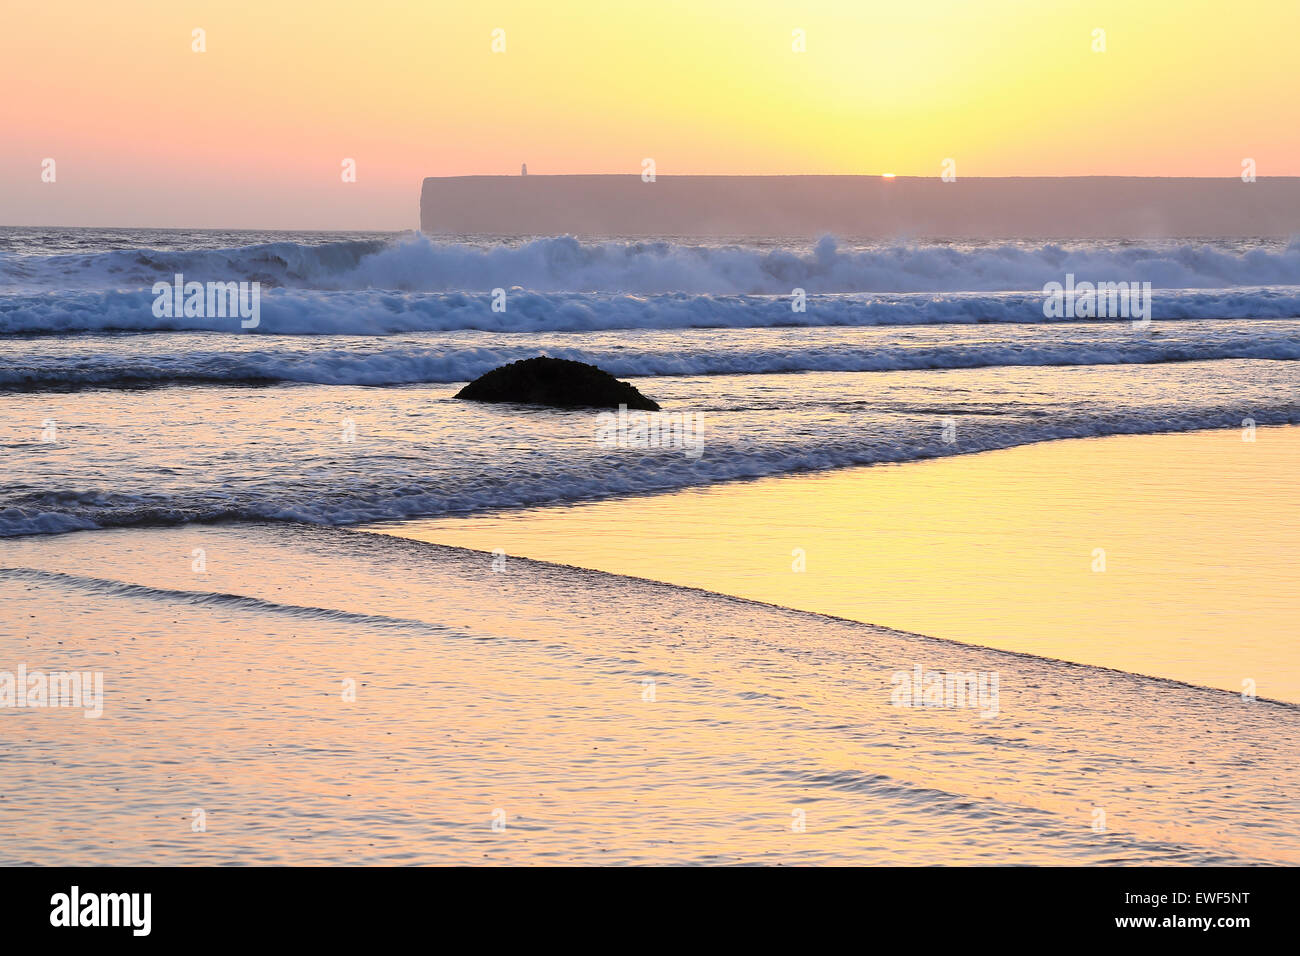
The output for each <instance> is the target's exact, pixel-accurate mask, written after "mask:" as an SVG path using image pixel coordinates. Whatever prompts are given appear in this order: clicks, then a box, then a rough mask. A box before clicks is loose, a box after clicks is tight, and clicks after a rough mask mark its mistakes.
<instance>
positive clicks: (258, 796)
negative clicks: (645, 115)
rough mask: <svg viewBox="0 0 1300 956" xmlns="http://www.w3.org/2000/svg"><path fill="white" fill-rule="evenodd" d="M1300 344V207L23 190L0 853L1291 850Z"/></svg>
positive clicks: (3, 559) (1124, 858) (1232, 856)
mask: <svg viewBox="0 0 1300 956" xmlns="http://www.w3.org/2000/svg"><path fill="white" fill-rule="evenodd" d="M177 276H181V277H183V282H186V283H188V282H200V283H209V282H211V283H231V282H235V283H238V282H247V283H253V282H256V283H258V287H257V288H258V295H259V296H260V299H259V309H258V314H257V321H256V324H255V325H253V326H251V327H245V326H244V325H243V324H242V321H241V316H240V315H237V314H233V313H230V312H227V314H224V315H214V314H189V315H187V314H185V310H184V309H181V310H180V311H179V313H178V312H177V310H175V309H168V308H166V307H160V305H159V302H160V296H162V297H165V298H168V299H170V295H171V293H170V292H166V291H163V292H159V291H157V290H156V286H161V287H162V288H164V289H168V288H170V287H171V285H172V284H173V283H174V282H175V281H178V280H177V279H176V277H177ZM1088 282H1092V283H1099V282H1125V283H1133V284H1134V288H1135V289H1136V288H1138V287H1140V286H1141V285H1142V284H1143V283H1149V288H1150V299H1149V302H1147V304H1149V307H1150V309H1149V317H1146V316H1142V315H1139V316H1136V317H1135V316H1120V317H1116V316H1113V315H1112V316H1107V317H1098V316H1097V315H1096V314H1095V313H1094V314H1087V313H1084V314H1078V315H1073V314H1072V315H1069V316H1060V317H1056V318H1051V319H1049V318H1048V317H1047V314H1046V313H1045V298H1046V296H1045V293H1044V288H1045V287H1047V286H1048V285H1049V284H1050V283H1062V284H1068V285H1070V287H1071V288H1078V283H1088ZM194 311H195V312H199V311H203V312H206V309H204V310H198V309H196V310H194ZM160 313H161V314H160ZM168 313H170V314H168ZM539 354H545V355H550V356H555V357H561V358H570V359H577V360H580V361H586V362H592V363H595V364H597V365H599V366H600V367H602V368H604V369H606V370H608V371H610V372H611V373H613V374H615V375H617V376H618V377H620V378H623V379H626V380H628V381H630V382H632V383H633V384H634V385H635V386H636V387H637V388H638V389H639V390H640V391H641V392H642V393H644V394H645V395H646V396H648V397H650V398H652V399H654V400H655V401H657V402H659V404H660V405H661V406H662V408H663V410H664V412H665V413H667V414H678V413H681V414H689V415H691V416H694V417H693V418H691V421H692V422H698V423H699V425H700V433H699V435H698V436H697V437H698V438H699V447H698V449H697V450H698V452H699V453H698V454H694V453H692V454H688V453H686V452H687V451H688V450H689V449H684V448H682V447H680V446H678V445H675V444H673V443H671V442H667V443H659V444H656V443H655V442H651V441H635V440H632V441H621V442H619V443H617V444H614V445H611V444H610V443H609V442H607V441H602V440H601V439H600V431H599V428H600V416H599V415H598V414H597V413H596V412H594V411H590V410H555V409H543V408H524V407H512V406H498V405H483V404H477V403H470V402H464V401H459V400H457V399H455V398H454V396H455V393H456V392H457V391H458V390H459V388H460V387H461V386H462V385H463V384H464V383H465V382H467V381H469V380H470V379H472V378H474V377H475V376H477V375H480V374H482V373H484V372H486V371H488V370H490V369H492V368H495V367H497V366H499V365H501V364H504V363H506V362H510V361H513V360H516V359H521V358H527V357H531V356H535V355H539ZM1297 359H1300V243H1297V242H1295V241H1293V242H1289V243H1288V242H1286V241H1275V240H1265V239H1260V240H1238V239H1233V240H1225V239H1213V238H1206V239H1201V240H1181V241H1132V240H1123V241H1121V240H1115V241H1077V240H1066V239H1062V240H1060V241H1056V242H1043V241H1039V240H1033V241H1028V240H1005V241H987V242H967V241H921V240H917V241H912V242H906V243H903V242H896V243H880V242H863V241H856V242H855V241H853V240H851V239H832V238H829V237H828V238H823V239H820V240H816V241H805V240H794V239H791V240H784V241H776V240H759V241H752V240H745V239H732V240H718V241H712V242H707V243H703V242H699V241H695V240H691V241H687V240H682V239H675V238H673V237H663V238H661V239H657V240H654V241H646V240H643V239H638V240H630V239H618V238H610V239H605V240H599V241H595V240H579V239H575V238H572V237H502V238H499V239H485V238H481V237H480V238H474V239H469V238H466V239H461V240H456V239H445V240H443V239H438V240H434V239H430V238H427V237H424V236H421V235H418V234H414V233H391V234H371V233H365V234H361V233H276V232H230V231H219V230H206V231H183V230H149V229H35V228H4V229H0V408H2V409H3V414H2V415H0V602H2V604H3V607H4V608H5V610H4V612H3V613H2V614H0V705H3V706H0V728H3V729H4V735H3V739H4V740H5V741H7V742H8V744H7V745H6V746H4V747H3V748H0V766H3V768H4V771H5V776H4V787H3V788H2V789H3V793H0V848H2V849H0V863H9V864H12V863H42V864H50V863H61V862H76V863H78V864H82V865H85V864H103V863H110V864H111V863H116V864H130V863H178V864H186V863H205V864H225V863H312V864H320V863H476V862H504V863H600V862H627V863H648V862H664V863H709V862H728V863H730V862H736V863H746V862H765V863H777V862H782V863H864V862H866V863H891V864H910V865H917V864H935V863H1130V864H1131V863H1155V862H1162V863H1195V864H1212V863H1219V864H1223V863H1227V864H1241V863H1290V864H1294V863H1295V862H1296V861H1297V860H1300V812H1298V811H1297V806H1300V805H1298V804H1297V803H1296V801H1295V799H1294V797H1295V794H1296V793H1297V792H1298V791H1300V770H1297V767H1300V759H1298V758H1300V751H1298V750H1297V740H1300V735H1297V734H1296V727H1297V715H1300V704H1297V703H1296V697H1297V696H1300V692H1298V691H1297V689H1298V688H1300V672H1297V669H1296V668H1295V667H1294V665H1293V663H1292V662H1293V659H1294V649H1293V637H1291V636H1289V634H1290V632H1289V631H1288V628H1293V625H1292V624H1291V622H1293V621H1294V620H1295V606H1294V597H1293V595H1294V594H1295V593H1296V590H1295V588H1293V587H1290V586H1289V584H1288V575H1291V576H1293V573H1294V572H1293V570H1291V569H1292V568H1293V567H1294V565H1291V564H1288V559H1287V558H1286V555H1288V554H1290V552H1289V551H1286V550H1285V549H1286V548H1287V547H1289V545H1287V542H1288V541H1289V540H1293V537H1292V536H1290V535H1289V533H1288V531H1287V528H1288V527H1291V525H1292V524H1293V523H1294V520H1295V515H1296V509H1295V494H1294V481H1293V480H1291V478H1290V477H1289V476H1288V473H1289V470H1290V469H1293V467H1294V461H1295V453H1294V444H1293V443H1294V441H1295V436H1296V434H1297V429H1295V428H1294V427H1290V428H1288V427H1278V428H1275V427H1272V426H1294V425H1296V424H1298V423H1300V388H1297V386H1298V385H1300V364H1297V361H1296V360H1297ZM1175 432H1179V433H1192V432H1196V433H1199V434H1197V435H1190V434H1189V435H1186V436H1182V438H1181V439H1179V440H1182V439H1186V441H1187V442H1188V443H1187V444H1181V445H1178V444H1172V443H1171V442H1173V441H1174V439H1172V438H1171V437H1170V436H1168V435H1167V434H1166V433H1175ZM1118 436H1134V437H1133V438H1132V442H1133V444H1129V445H1122V446H1121V445H1117V444H1115V443H1116V442H1118V441H1120V439H1119V437H1118ZM1073 440H1078V441H1075V442H1074V444H1071V441H1073ZM1047 442H1052V443H1054V444H1053V445H1051V446H1048V445H1044V444H1043V443H1047ZM1284 442H1289V443H1291V444H1286V445H1284V444H1283V443H1284ZM1108 443H1109V444H1108ZM1048 447H1051V448H1058V449H1067V451H1066V452H1063V453H1061V454H1057V455H1054V456H1048V455H1041V454H1038V453H1037V451H1036V449H1037V450H1041V449H1045V448H1048ZM1075 447H1077V448H1080V449H1084V451H1080V452H1077V453H1076V452H1073V451H1068V449H1069V448H1075ZM1009 449H1016V451H1014V452H1011V451H1008V450H1009ZM1260 449H1263V450H1267V449H1273V450H1274V452H1272V453H1270V454H1271V457H1266V456H1265V455H1264V454H1262V453H1261V454H1254V455H1253V457H1249V458H1248V457H1246V456H1251V455H1252V450H1260ZM1278 450H1280V451H1281V452H1282V453H1281V454H1278V453H1277V451H1278ZM1011 455H1014V456H1016V457H1002V458H999V457H997V456H1011ZM1180 456H1181V457H1180ZM937 459H943V461H926V460H937ZM977 463H983V464H980V465H978V466H977ZM938 465H942V466H944V467H943V470H942V471H940V470H936V469H934V468H932V467H931V466H938ZM891 469H892V470H891ZM927 469H928V470H927ZM837 476H838V477H837ZM873 476H874V477H873ZM1022 479H1023V481H1022ZM778 482H788V484H780V485H778V484H776V483H778ZM1166 487H1167V488H1169V489H1170V491H1171V493H1170V494H1168V495H1165V494H1164V493H1163V489H1165V488H1166ZM1175 492H1176V493H1175ZM1207 502H1210V504H1208V505H1207V504H1206V503H1207ZM1207 507H1208V508H1212V509H1213V514H1212V515H1210V514H1209V513H1208V512H1205V511H1204V510H1201V511H1198V509H1205V508H1207ZM1211 517H1212V519H1213V520H1211ZM1261 523H1267V524H1268V533H1263V532H1260V533H1257V534H1256V533H1252V532H1251V528H1252V527H1258V526H1259V525H1260V524H1261ZM439 535H443V536H445V537H439ZM420 538H423V539H424V540H417V539H420ZM449 545H459V546H449ZM804 552H806V554H805V553H804ZM1098 552H1102V554H1101V557H1100V559H1099V558H1098ZM1279 554H1281V557H1279ZM805 559H806V560H805ZM1099 561H1100V567H1099V566H1098V563H1099ZM1180 561H1182V563H1181V564H1180V563H1179V562H1180ZM1107 562H1109V563H1107ZM976 572H979V573H976ZM1035 573H1038V574H1039V577H1037V578H1035V577H1033V575H1034V574H1035ZM981 574H982V575H983V576H982V577H981V576H980V575H981ZM647 578H654V579H655V580H647ZM1049 578H1050V579H1051V580H1049ZM1053 582H1055V584H1056V585H1060V587H1057V588H1056V589H1055V590H1053V589H1052V587H1049V585H1050V584H1052V583H1053ZM1180 589H1181V590H1180ZM1232 589H1235V590H1232ZM1018 592H1022V593H1023V594H1024V595H1032V599H1030V597H1028V596H1025V597H1023V598H1022V593H1018ZM1145 595H1158V597H1159V599H1158V600H1154V599H1153V600H1151V601H1148V600H1147V599H1146V597H1145ZM1188 595H1194V596H1195V597H1196V598H1197V600H1198V601H1200V602H1201V603H1196V601H1192V600H1190V599H1185V598H1186V597H1187V596H1188ZM1067 599H1068V601H1070V602H1074V603H1073V604H1069V603H1065V602H1066V601H1067ZM1090 603H1091V604H1095V607H1096V609H1098V610H1097V611H1096V613H1095V614H1094V616H1093V617H1092V618H1090V619H1082V618H1079V617H1078V616H1077V615H1074V614H1073V613H1072V611H1071V608H1072V607H1076V606H1083V605H1087V604H1090ZM1147 605H1150V607H1147ZM1243 608H1248V609H1251V610H1250V611H1249V613H1247V612H1245V611H1243V610H1242V609H1243ZM1117 609H1119V610H1117ZM1121 611H1122V613H1123V614H1133V615H1138V613H1139V611H1140V612H1142V613H1141V616H1134V617H1132V618H1131V619H1130V618H1126V617H1122V616H1120V615H1121ZM1180 613H1181V614H1182V616H1181V617H1180V616H1179V615H1180ZM1193 618H1195V620H1196V622H1197V626H1196V627H1191V626H1185V623H1186V622H1187V621H1190V620H1192V619H1193ZM1134 621H1136V622H1138V623H1132V622H1134ZM1162 627H1163V628H1164V629H1165V630H1164V631H1161V632H1160V633H1157V632H1158V631H1160V629H1161V628H1162ZM1243 628H1256V629H1257V631H1258V633H1254V632H1252V633H1251V634H1250V635H1249V636H1250V638H1251V639H1250V640H1244V639H1242V640H1240V641H1239V640H1238V638H1239V637H1240V634H1239V632H1240V631H1241V630H1242V629H1243ZM917 631H919V632H920V633H916V632H917ZM1036 634H1042V636H1043V639H1042V640H1041V641H1039V642H1037V643H1036ZM1189 634H1191V635H1192V636H1191V637H1188V635H1189ZM1139 645H1140V649H1137V648H1139ZM1277 661H1285V662H1286V663H1287V667H1286V668H1281V667H1278V668H1277V670H1278V671H1279V672H1281V671H1283V670H1285V673H1284V674H1281V676H1280V677H1279V676H1278V675H1275V674H1273V673H1271V672H1270V670H1269V668H1270V666H1271V665H1270V662H1277ZM20 666H21V667H22V668H23V671H22V673H24V674H30V673H32V672H34V671H38V670H40V671H43V672H56V671H57V672H72V671H76V672H79V673H87V674H90V673H95V674H99V675H101V676H102V683H103V688H104V690H103V696H102V700H99V701H98V706H101V707H102V713H101V714H97V715H95V716H93V717H91V716H90V715H89V714H83V713H82V712H81V711H79V710H76V709H70V708H67V707H53V706H50V707H46V708H44V709H36V708H34V707H26V708H24V707H21V706H14V705H12V704H5V702H4V700H3V694H2V692H3V687H4V683H3V677H4V675H5V674H7V673H11V672H17V669H18V668H19V667H20ZM935 673H937V674H940V675H944V674H946V675H949V677H950V679H949V683H948V689H949V691H950V692H951V691H952V687H953V680H952V675H957V677H956V680H957V682H958V685H960V684H961V682H962V681H964V680H965V679H966V678H965V677H963V676H961V675H966V676H969V677H970V680H971V684H970V686H971V687H975V686H976V685H978V687H979V696H978V699H977V701H976V703H978V704H979V706H978V707H971V706H965V705H964V704H958V705H955V706H953V705H951V704H952V702H951V701H947V702H946V704H945V702H944V701H942V700H941V701H940V704H941V706H934V707H931V706H928V705H922V704H921V703H919V702H918V703H917V704H916V705H915V706H914V705H913V703H912V702H911V701H910V700H909V701H900V699H899V693H900V690H902V689H905V690H907V692H908V694H911V693H912V689H913V688H915V689H916V690H917V692H918V696H919V692H920V689H921V688H922V687H928V686H930V685H929V684H927V683H926V681H927V680H928V678H927V674H930V675H932V674H935ZM913 674H915V675H916V678H915V681H913V679H912V678H911V677H910V676H909V675H913ZM900 675H902V676H901V677H900ZM1271 677H1276V678H1277V679H1275V680H1273V682H1272V683H1270V678H1271ZM1283 678H1285V679H1283ZM1243 681H1244V682H1243ZM1256 684H1258V693H1256ZM1247 685H1248V689H1242V688H1247ZM939 686H940V688H941V689H942V680H940V684H939ZM1275 688H1280V689H1275ZM990 695H991V696H990ZM941 696H942V695H941ZM200 820H202V821H203V826H202V827H200V826H199V825H198V821H200Z"/></svg>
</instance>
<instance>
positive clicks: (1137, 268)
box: [0, 228, 1300, 535]
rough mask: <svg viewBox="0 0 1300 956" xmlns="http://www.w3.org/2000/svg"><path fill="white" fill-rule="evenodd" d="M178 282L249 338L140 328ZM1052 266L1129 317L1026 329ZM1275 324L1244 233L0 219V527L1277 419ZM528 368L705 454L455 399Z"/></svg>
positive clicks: (424, 508)
mask: <svg viewBox="0 0 1300 956" xmlns="http://www.w3.org/2000/svg"><path fill="white" fill-rule="evenodd" d="M176 275H181V276H183V277H184V281H185V282H201V283H207V282H231V281H247V282H258V283H259V284H260V290H261V308H260V317H259V323H258V325H257V326H256V327H255V328H247V329H246V328H243V327H242V323H241V321H240V319H239V318H238V317H235V316H199V315H195V316H185V315H171V316H163V317H159V316H158V315H156V314H155V312H156V311H158V310H156V309H155V308H154V305H155V301H156V300H157V298H158V296H157V295H156V294H155V293H154V292H153V291H152V288H153V286H154V284H155V283H158V282H162V283H168V284H170V283H172V282H173V277H174V276H176ZM1066 276H1076V277H1077V278H1078V279H1079V281H1085V280H1087V281H1126V282H1128V281H1131V282H1134V283H1137V282H1149V283H1150V284H1151V286H1152V292H1151V302H1150V312H1151V321H1149V322H1134V321H1130V320H1127V319H1117V320H1116V319H1096V318H1080V319H1068V320H1064V321H1047V320H1045V318H1044V308H1043V302H1044V295H1043V293H1042V289H1043V287H1044V286H1045V285H1046V284H1047V283H1049V282H1061V281H1063V280H1064V279H1065V278H1066ZM493 290H501V291H500V293H498V294H495V295H494V291H493ZM794 290H802V293H803V296H804V302H803V306H804V307H803V310H802V311H796V310H795V308H794V294H795V292H794ZM494 302H496V303H497V308H495V309H494ZM1297 316H1300V244H1296V243H1290V244H1288V243H1285V242H1278V241H1267V240H1258V241H1240V240H1231V241H1226V240H1220V241H1210V240H1206V241H1192V242H1187V241H1184V242H1158V243H1156V242H1148V243H1141V242H1132V241H1114V242H1073V243H1071V242H1065V241H1062V242H1060V243H1046V244H1045V243H1040V242H987V243H956V242H953V243H944V242H924V243H922V242H918V243H912V244H907V245H883V244H879V243H859V244H854V243H851V242H841V241H836V240H834V239H830V238H825V239H822V240H820V241H818V242H815V243H807V242H805V243H802V244H800V243H798V242H794V241H790V242H775V241H766V240H765V241H762V242H757V243H743V242H740V241H736V242H727V243H722V242H719V243H715V244H699V243H694V244H686V243H682V242H674V241H673V240H671V239H664V240H662V241H656V242H644V241H617V240H608V241H600V242H591V241H579V240H576V239H573V238H571V237H560V238H534V239H509V240H500V241H483V240H480V241H473V242H470V241H464V242H453V241H433V240H430V239H428V238H424V237H422V236H419V235H416V234H397V235H371V234H365V235H362V234H355V235H354V234H346V235H338V234H300V233H287V234H286V233H230V232H218V231H207V232H177V231H170V230H96V229H76V230H57V229H14V228H10V229H5V230H2V231H0V349H3V357H4V361H3V363H0V390H2V392H3V397H0V401H2V402H3V404H4V406H5V410H6V414H5V415H4V416H3V419H0V447H3V448H4V449H5V466H4V480H3V482H2V483H0V535H21V534H29V533H38V532H45V533H55V532H60V531H70V530H77V529H88V528H107V527H120V526H125V525H133V524H158V523H171V522H182V521H198V520H216V519H222V520H224V519H239V518H247V519H273V520H292V521H304V522H311V523H319V524H352V523H357V522H363V521H365V522H371V521H377V520H383V519H396V518H407V517H428V516H435V515H440V514H449V513H468V512H475V511H481V510H486V509H492V508H509V507H518V506H521V505H537V504H543V503H558V502H564V501H570V500H579V499H593V498H601V497H607V496H611V495H625V494H635V493H648V492H656V491H663V490H667V489H673V488H681V487H687V486H696V485H704V484H710V483H714V482H719V481H726V480H731V479H737V478H753V477H760V476H767V475H776V474H783V473H788V472H796V471H804V470H810V469H826V468H836V467H843V466H847V465H862V464H872V463H876V462H898V461H908V460H913V459H921V458H928V457H934V456H938V455H946V454H957V453H964V452H976V451H986V450H990V449H995V448H1004V447H1010V446H1014V445H1021V444H1027V443H1032V442H1039V441H1045V440H1050V439H1058V438H1066V437H1087V436H1098V435H1108V434H1117V433H1144V432H1160V431H1177V430H1188V429H1197V428H1218V427H1240V426H1241V425H1242V423H1243V421H1246V420H1249V421H1250V422H1253V423H1255V424H1259V425H1265V424H1285V423H1293V422H1295V421H1297V413H1298V412H1300V402H1298V400H1297V389H1296V386H1297V383H1298V382H1300V373H1298V372H1297V369H1300V366H1297V365H1296V364H1295V363H1294V360H1295V359H1297V358H1300V319H1297ZM538 354H546V355H551V356H556V357H560V358H570V359H576V360H579V361H586V362H591V363H594V364H597V365H599V366H600V367H602V368H604V369H606V370H608V371H609V372H611V373H613V374H614V375H617V376H620V377H628V378H634V380H635V382H636V384H637V385H638V387H640V388H641V390H642V391H643V392H644V393H645V394H647V395H649V396H650V397H652V398H655V399H656V400H659V401H660V403H661V404H663V405H664V407H665V409H672V410H678V411H690V412H695V413H697V414H698V416H699V420H700V421H701V422H702V423H703V428H704V429H705V431H706V433H707V445H706V451H705V453H704V454H703V455H701V456H700V457H699V458H698V459H696V460H685V459H683V457H682V456H681V455H680V454H678V453H675V452H673V451H672V450H671V449H669V450H664V449H645V450H637V449H616V450H614V451H612V452H611V450H609V449H607V448H603V447H601V446H600V445H599V444H598V443H596V442H595V441H594V440H593V430H592V416H591V415H590V414H588V413H584V412H553V411H546V412H539V411H528V412H523V413H517V412H509V411H503V410H501V409H498V408H492V407H490V406H477V405H471V404H468V403H463V402H457V401H454V400H453V399H452V396H453V395H454V393H455V392H456V390H457V389H458V387H459V384H460V383H464V382H466V381H468V380H470V379H472V378H474V377H476V376H478V375H480V374H482V373H484V372H486V371H488V370H490V369H492V368H494V367H496V366H498V365H502V364H505V363H507V362H510V361H513V360H516V359H521V358H527V357H530V356H533V355H538ZM945 429H946V430H945ZM51 436H55V437H56V439H57V440H53V441H50V440H43V439H48V438H50V437H51ZM954 436H960V440H957V441H954V440H952V439H953V438H954Z"/></svg>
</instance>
